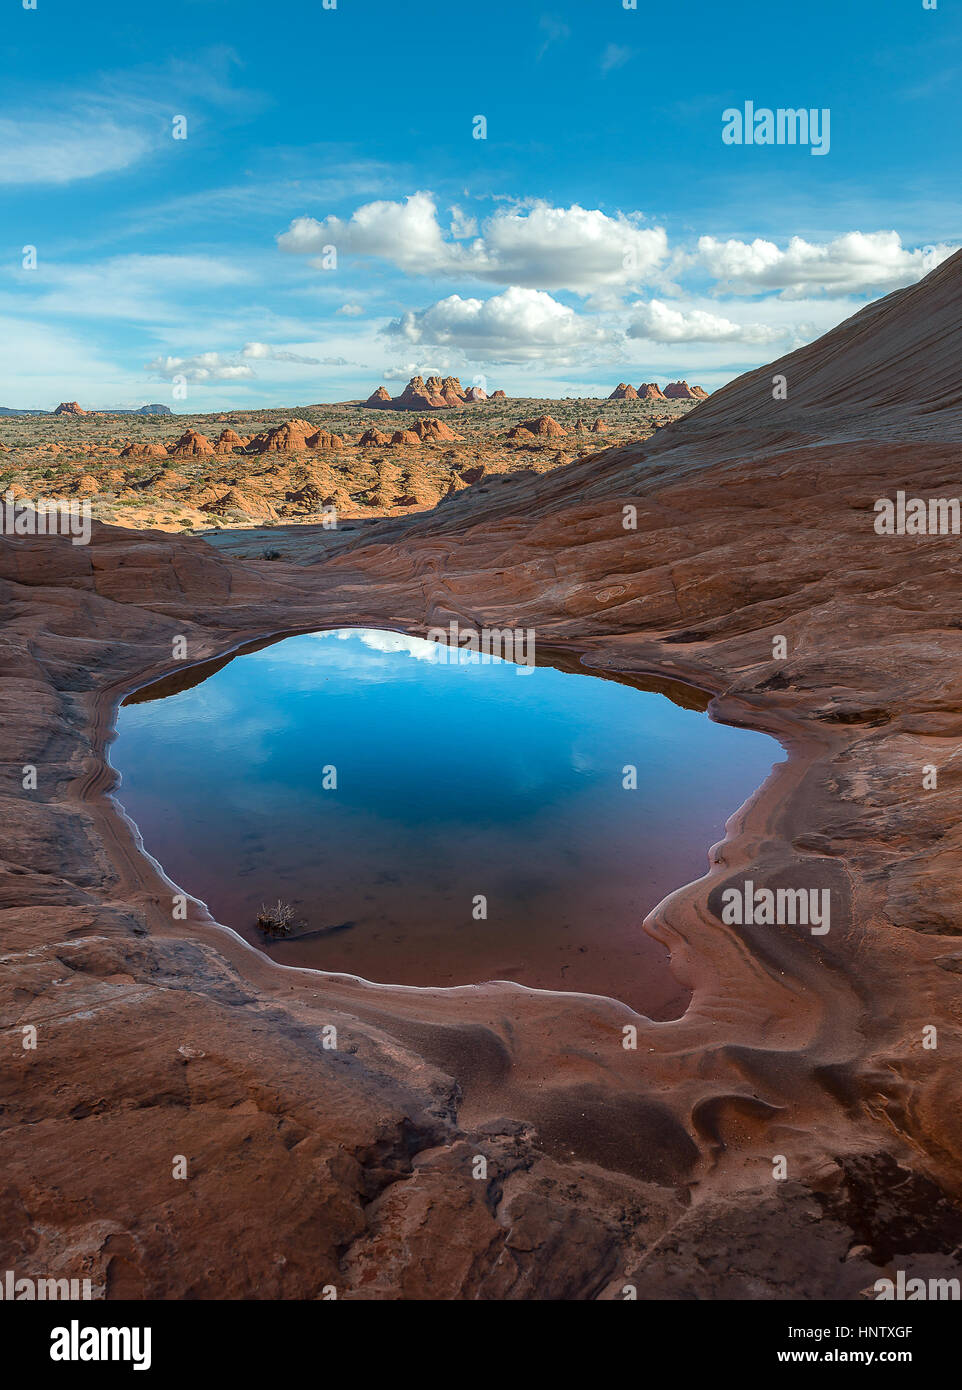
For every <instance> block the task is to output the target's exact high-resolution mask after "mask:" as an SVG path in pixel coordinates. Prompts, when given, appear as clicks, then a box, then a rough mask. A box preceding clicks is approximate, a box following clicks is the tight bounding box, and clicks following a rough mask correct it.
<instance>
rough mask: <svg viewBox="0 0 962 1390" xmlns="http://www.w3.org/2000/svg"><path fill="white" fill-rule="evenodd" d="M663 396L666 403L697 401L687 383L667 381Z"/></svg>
mask: <svg viewBox="0 0 962 1390" xmlns="http://www.w3.org/2000/svg"><path fill="white" fill-rule="evenodd" d="M664 395H665V400H666V401H694V400H697V399H698V398H697V396H696V395H695V393H694V391H693V390H692V389H691V387H690V386H689V385H688V382H687V381H669V383H668V385H667V386H666V387H665V392H664Z"/></svg>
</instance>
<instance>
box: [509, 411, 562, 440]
mask: <svg viewBox="0 0 962 1390" xmlns="http://www.w3.org/2000/svg"><path fill="white" fill-rule="evenodd" d="M567 433H568V431H567V430H566V429H564V428H563V426H561V425H559V424H558V422H557V420H554V419H552V417H551V416H550V415H539V416H538V418H537V419H536V420H522V422H521V424H520V425H515V426H514V427H513V428H512V429H510V430H508V434H507V438H508V439H535V438H544V437H545V436H549V437H551V438H553V439H560V438H561V437H562V436H563V435H566V434H567Z"/></svg>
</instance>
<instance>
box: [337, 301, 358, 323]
mask: <svg viewBox="0 0 962 1390" xmlns="http://www.w3.org/2000/svg"><path fill="white" fill-rule="evenodd" d="M337 312H338V313H339V314H343V315H344V316H345V318H349V319H353V318H357V316H358V314H363V313H364V307H363V305H361V304H342V305H341V307H340V309H338V310H337Z"/></svg>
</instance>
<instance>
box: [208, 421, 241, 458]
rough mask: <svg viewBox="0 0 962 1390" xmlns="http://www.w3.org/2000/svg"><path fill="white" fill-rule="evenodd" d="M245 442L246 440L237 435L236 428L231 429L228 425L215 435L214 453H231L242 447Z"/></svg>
mask: <svg viewBox="0 0 962 1390" xmlns="http://www.w3.org/2000/svg"><path fill="white" fill-rule="evenodd" d="M247 442H248V441H247V440H246V439H244V438H243V437H242V436H241V435H239V434H238V433H237V431H236V430H232V429H231V428H230V426H228V427H227V428H226V429H222V430H221V432H220V434H219V435H218V436H217V443H216V444H215V445H214V453H215V454H231V453H233V451H234V450H235V449H243V448H244V446H245V445H246V444H247Z"/></svg>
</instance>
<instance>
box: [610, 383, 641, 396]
mask: <svg viewBox="0 0 962 1390" xmlns="http://www.w3.org/2000/svg"><path fill="white" fill-rule="evenodd" d="M608 399H609V401H636V400H637V399H638V392H637V391H636V390H635V388H634V387H633V386H629V385H628V383H627V381H619V383H618V385H617V386H616V387H615V389H614V390H613V391H612V393H611V395H610V396H609V397H608Z"/></svg>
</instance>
